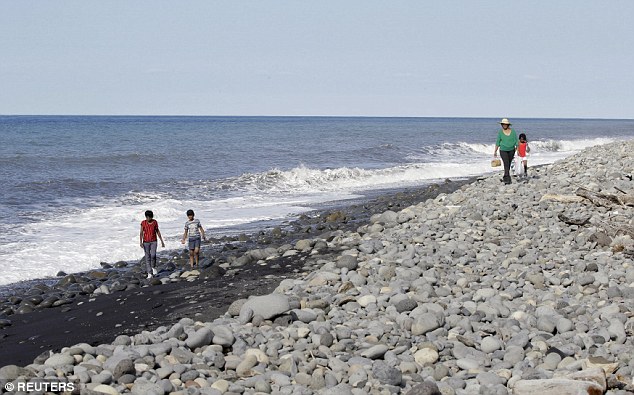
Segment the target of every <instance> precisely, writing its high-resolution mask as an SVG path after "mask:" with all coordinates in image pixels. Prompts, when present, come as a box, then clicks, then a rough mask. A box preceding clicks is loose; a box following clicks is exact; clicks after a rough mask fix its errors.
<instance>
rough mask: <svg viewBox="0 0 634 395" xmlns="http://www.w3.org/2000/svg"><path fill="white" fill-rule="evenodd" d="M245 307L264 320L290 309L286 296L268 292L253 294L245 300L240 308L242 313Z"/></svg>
mask: <svg viewBox="0 0 634 395" xmlns="http://www.w3.org/2000/svg"><path fill="white" fill-rule="evenodd" d="M245 309H251V310H253V314H254V316H255V315H260V316H262V317H263V318H264V319H265V320H268V319H270V318H273V317H275V316H278V315H280V314H283V313H286V312H287V311H289V310H290V309H291V306H290V303H289V300H288V297H286V296H284V295H280V294H270V295H264V296H255V297H253V298H250V299H249V300H247V302H246V303H245V304H244V305H243V306H242V308H241V309H240V313H242V311H243V310H245Z"/></svg>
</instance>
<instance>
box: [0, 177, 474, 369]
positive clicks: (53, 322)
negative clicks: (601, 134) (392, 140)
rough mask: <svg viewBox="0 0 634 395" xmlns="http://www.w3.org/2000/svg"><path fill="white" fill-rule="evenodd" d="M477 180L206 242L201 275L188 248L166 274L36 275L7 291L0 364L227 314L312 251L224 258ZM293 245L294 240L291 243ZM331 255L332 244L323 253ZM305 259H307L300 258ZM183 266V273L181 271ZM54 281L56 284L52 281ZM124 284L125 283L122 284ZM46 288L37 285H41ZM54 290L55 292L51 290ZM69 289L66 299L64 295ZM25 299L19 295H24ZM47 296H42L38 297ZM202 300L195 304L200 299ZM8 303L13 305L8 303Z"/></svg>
mask: <svg viewBox="0 0 634 395" xmlns="http://www.w3.org/2000/svg"><path fill="white" fill-rule="evenodd" d="M470 181H472V180H456V181H449V180H447V181H446V182H443V183H440V184H433V185H430V186H425V187H421V188H416V189H410V190H405V191H398V192H387V191H386V192H384V193H382V194H381V195H380V196H379V197H376V198H368V199H365V200H363V202H362V203H358V204H351V203H347V204H343V205H338V206H335V207H331V208H330V209H322V210H316V211H314V212H311V213H309V214H308V215H304V216H303V217H302V218H301V219H298V220H295V221H293V222H292V223H290V224H287V225H286V226H285V227H284V230H283V231H282V229H281V228H280V227H279V226H277V227H274V228H273V229H271V228H270V227H269V228H268V229H267V228H262V229H261V230H260V231H259V232H256V233H254V234H249V235H247V234H241V235H239V236H230V237H224V238H221V239H213V240H210V241H209V242H208V243H207V244H205V245H204V246H203V250H202V252H201V261H202V266H203V267H204V270H202V274H201V275H192V276H191V277H185V278H184V279H183V280H181V278H180V276H181V275H182V274H183V273H186V272H188V271H189V270H188V269H189V263H188V258H187V256H186V254H185V253H184V252H183V251H174V253H173V254H172V256H177V257H178V259H163V260H161V261H160V262H159V266H158V269H159V270H160V273H159V276H158V277H156V278H154V279H152V280H150V281H148V280H146V279H145V271H144V270H145V262H144V261H143V259H140V260H139V262H138V263H135V264H133V265H130V266H128V265H126V266H125V267H123V268H121V265H122V264H123V262H120V265H114V266H119V268H115V267H113V265H105V266H106V267H105V268H103V269H100V270H93V271H88V272H83V273H76V274H71V275H65V276H59V277H58V278H57V279H55V280H51V279H43V280H32V281H29V282H27V283H25V284H23V285H18V286H14V288H15V289H14V290H12V291H7V293H8V294H7V295H5V296H4V298H0V311H4V314H3V315H1V316H0V317H1V318H0V319H2V320H4V321H0V323H2V322H4V324H2V325H3V328H2V329H0V366H5V365H11V364H16V365H27V364H29V363H31V362H32V361H33V360H34V359H35V358H36V357H38V356H40V355H42V354H44V355H48V353H49V351H50V350H52V351H59V350H60V349H61V348H63V347H65V346H67V345H68V344H69V343H78V342H85V343H89V344H95V345H96V344H101V343H103V342H112V341H113V340H114V339H115V338H116V337H117V336H118V335H121V334H128V335H131V334H135V333H137V332H138V331H140V330H153V329H156V328H157V327H159V326H161V325H168V324H171V323H173V322H174V321H177V320H179V319H180V318H191V319H195V320H203V321H208V320H213V319H215V318H217V317H218V316H220V315H222V314H224V313H225V312H226V310H227V308H228V307H229V305H230V304H231V303H232V302H233V301H235V300H238V299H240V298H244V297H248V296H249V295H262V294H266V293H269V292H271V291H273V290H274V289H275V287H277V285H278V284H279V282H280V281H282V280H283V279H285V278H292V277H294V276H299V274H300V273H301V271H302V266H303V260H304V259H305V258H306V254H303V255H304V257H301V256H291V257H276V258H275V259H270V260H268V261H267V264H264V265H262V264H256V263H255V261H253V262H252V263H251V264H248V265H245V266H240V263H237V264H236V265H233V266H230V267H231V269H229V270H230V273H229V274H226V270H225V269H223V268H221V267H220V264H221V262H223V261H226V260H227V258H228V257H231V258H229V259H234V260H235V259H240V258H242V257H243V256H245V255H246V254H245V253H246V252H248V251H249V250H254V249H258V248H259V249H266V248H273V249H275V250H278V249H279V248H280V247H281V246H282V245H284V244H286V245H287V246H290V245H291V244H290V243H293V244H294V243H296V242H297V241H298V240H301V239H304V238H306V237H309V236H310V235H311V234H313V235H314V234H320V235H323V234H325V233H327V232H329V231H333V230H340V229H356V227H358V226H361V225H362V224H366V223H367V222H369V219H370V216H371V215H373V214H377V213H381V212H384V211H385V210H388V209H390V208H394V207H406V206H409V205H411V204H416V203H418V202H420V201H423V200H425V199H429V198H434V197H436V196H437V195H438V194H439V193H447V192H451V191H453V190H455V189H457V188H459V187H460V186H462V185H464V184H465V183H468V182H470ZM287 249H288V247H287ZM322 254H323V255H324V256H326V255H327V252H326V251H323V253H322ZM300 258H301V259H300ZM245 260H249V261H252V260H251V259H250V258H246V259H245ZM174 273H176V274H174ZM45 284H50V285H51V286H50V287H49V286H48V285H45ZM73 284H75V286H77V287H75V289H77V288H79V289H81V287H79V286H78V284H82V286H83V287H84V288H86V287H87V288H88V289H93V290H98V289H99V288H102V289H103V287H104V286H106V287H107V288H108V291H106V293H101V294H100V292H99V291H97V293H96V295H95V294H94V293H93V294H90V293H87V292H73V291H72V289H71V291H69V290H68V289H69V287H70V286H72V285H73ZM122 284H124V285H122ZM38 288H41V289H45V290H46V292H41V291H40V292H33V290H35V289H38ZM47 295H48V296H47ZM62 295H65V296H66V298H64V297H62ZM50 298H55V301H58V300H60V299H61V300H65V301H67V302H68V303H67V304H66V303H64V304H60V305H58V306H52V305H51V304H50V303H49V304H47V303H44V304H43V303H42V302H44V301H45V300H50ZM18 300H19V301H18ZM36 301H39V303H33V302H36ZM194 301H195V302H196V303H192V302H194ZM6 309H8V310H6Z"/></svg>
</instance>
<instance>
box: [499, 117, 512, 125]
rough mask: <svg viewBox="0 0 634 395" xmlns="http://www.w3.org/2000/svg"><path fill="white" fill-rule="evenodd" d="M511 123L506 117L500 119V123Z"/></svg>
mask: <svg viewBox="0 0 634 395" xmlns="http://www.w3.org/2000/svg"><path fill="white" fill-rule="evenodd" d="M510 124H511V123H510V122H509V120H508V119H506V118H504V119H503V120H501V121H500V125H510Z"/></svg>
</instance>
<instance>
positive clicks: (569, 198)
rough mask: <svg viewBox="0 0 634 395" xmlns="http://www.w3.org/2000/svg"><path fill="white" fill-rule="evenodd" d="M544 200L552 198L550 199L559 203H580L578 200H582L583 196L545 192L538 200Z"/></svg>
mask: <svg viewBox="0 0 634 395" xmlns="http://www.w3.org/2000/svg"><path fill="white" fill-rule="evenodd" d="M545 200H552V201H555V202H561V203H580V202H583V198H582V197H581V196H575V195H557V194H554V193H547V194H545V195H544V196H542V198H541V199H539V201H540V202H542V201H545Z"/></svg>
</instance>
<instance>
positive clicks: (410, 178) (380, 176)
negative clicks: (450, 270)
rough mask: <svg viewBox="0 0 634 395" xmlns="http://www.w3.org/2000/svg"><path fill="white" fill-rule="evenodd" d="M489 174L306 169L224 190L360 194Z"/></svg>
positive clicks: (437, 169)
mask: <svg viewBox="0 0 634 395" xmlns="http://www.w3.org/2000/svg"><path fill="white" fill-rule="evenodd" d="M487 170H488V167H487V164H486V163H482V164H480V166H477V165H476V166H467V165H465V164H460V163H414V164H404V165H400V166H394V167H388V168H384V169H372V170H366V169H361V168H356V167H355V168H349V167H340V168H336V169H314V168H309V167H305V166H300V167H296V168H293V169H290V170H285V171H284V170H279V169H272V170H270V171H267V172H263V173H247V174H243V175H242V176H240V177H237V178H234V179H228V180H224V181H222V182H221V183H220V185H221V186H222V187H223V188H224V189H234V190H241V191H243V192H244V191H251V192H252V193H257V194H265V195H267V194H284V195H286V194H302V193H318V192H333V191H358V190H363V189H375V188H380V187H382V186H384V187H390V186H396V185H414V184H416V183H419V182H425V181H427V182H429V181H431V180H436V179H444V178H459V177H467V176H471V175H474V174H480V173H483V172H485V171H487Z"/></svg>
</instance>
